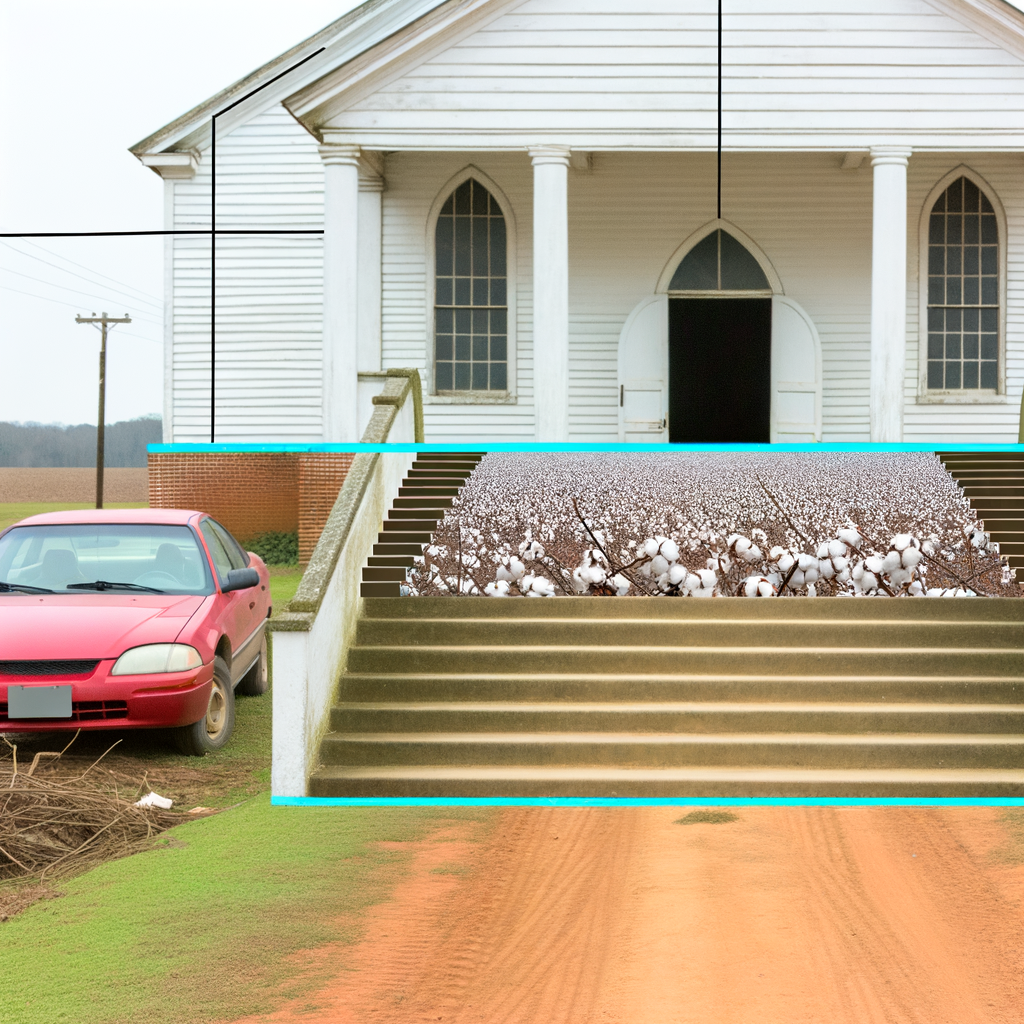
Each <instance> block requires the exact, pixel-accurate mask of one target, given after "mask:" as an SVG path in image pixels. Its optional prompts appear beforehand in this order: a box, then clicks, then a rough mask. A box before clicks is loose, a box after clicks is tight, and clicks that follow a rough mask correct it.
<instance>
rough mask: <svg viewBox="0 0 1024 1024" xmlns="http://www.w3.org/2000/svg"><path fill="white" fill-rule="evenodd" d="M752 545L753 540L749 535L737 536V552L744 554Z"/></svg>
mask: <svg viewBox="0 0 1024 1024" xmlns="http://www.w3.org/2000/svg"><path fill="white" fill-rule="evenodd" d="M751 547H752V545H751V542H750V540H749V539H748V538H747V537H737V538H736V554H738V555H742V554H743V553H744V552H746V551H749V550H750V548H751Z"/></svg>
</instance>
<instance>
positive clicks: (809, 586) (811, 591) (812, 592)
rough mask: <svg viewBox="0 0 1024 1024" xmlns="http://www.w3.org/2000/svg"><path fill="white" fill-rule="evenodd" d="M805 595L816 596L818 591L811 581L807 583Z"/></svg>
mask: <svg viewBox="0 0 1024 1024" xmlns="http://www.w3.org/2000/svg"><path fill="white" fill-rule="evenodd" d="M807 596H808V597H817V596H818V591H817V589H816V588H815V586H814V584H813V583H808V584H807Z"/></svg>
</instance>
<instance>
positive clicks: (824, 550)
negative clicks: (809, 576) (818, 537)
mask: <svg viewBox="0 0 1024 1024" xmlns="http://www.w3.org/2000/svg"><path fill="white" fill-rule="evenodd" d="M817 554H818V558H819V559H823V558H828V557H829V550H828V544H827V543H825V544H819V545H818V552H817Z"/></svg>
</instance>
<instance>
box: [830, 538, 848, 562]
mask: <svg viewBox="0 0 1024 1024" xmlns="http://www.w3.org/2000/svg"><path fill="white" fill-rule="evenodd" d="M846 551H847V547H846V544H844V543H843V542H842V541H841V540H830V541H829V542H828V553H829V555H831V557H832V558H842V557H843V556H844V555H845V554H846Z"/></svg>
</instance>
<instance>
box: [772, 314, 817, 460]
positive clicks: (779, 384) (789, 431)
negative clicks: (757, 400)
mask: <svg viewBox="0 0 1024 1024" xmlns="http://www.w3.org/2000/svg"><path fill="white" fill-rule="evenodd" d="M771 409H772V411H771V440H772V443H773V444H778V443H781V444H786V443H790V444H800V443H809V442H814V441H820V440H821V341H820V340H819V338H818V332H817V330H816V329H815V326H814V322H813V321H812V320H811V318H810V317H809V316H808V315H807V314H806V313H805V312H804V311H803V309H801V307H800V306H799V305H798V304H797V303H796V302H794V301H793V300H792V299H788V298H786V297H785V296H783V295H775V296H773V298H772V406H771Z"/></svg>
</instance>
